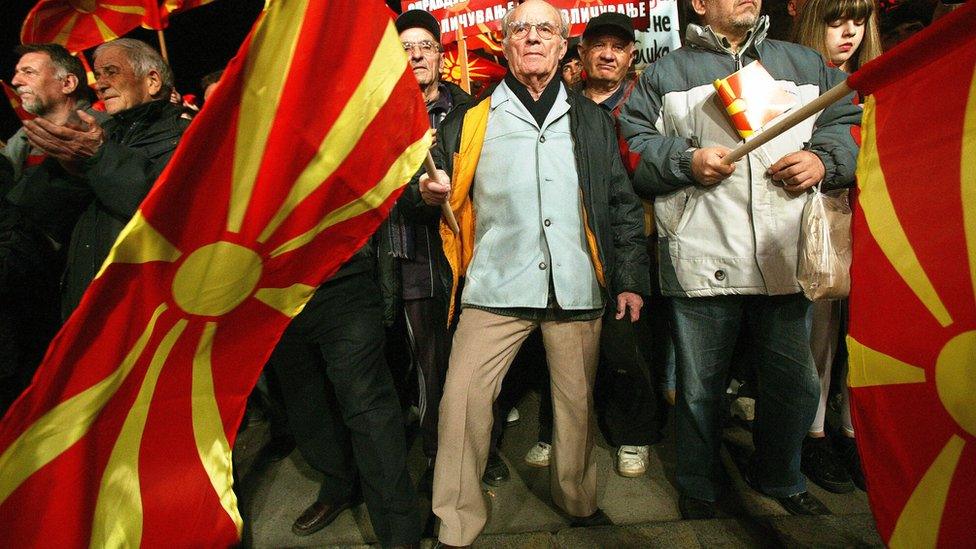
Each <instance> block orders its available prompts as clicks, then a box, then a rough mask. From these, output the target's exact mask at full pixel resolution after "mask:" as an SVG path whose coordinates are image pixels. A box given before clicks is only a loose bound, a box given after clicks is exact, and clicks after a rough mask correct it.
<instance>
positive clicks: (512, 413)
mask: <svg viewBox="0 0 976 549" xmlns="http://www.w3.org/2000/svg"><path fill="white" fill-rule="evenodd" d="M521 418H522V416H520V415H519V411H518V408H512V409H511V410H509V411H508V417H506V418H505V424H506V425H515V424H516V423H518V422H519V419H521Z"/></svg>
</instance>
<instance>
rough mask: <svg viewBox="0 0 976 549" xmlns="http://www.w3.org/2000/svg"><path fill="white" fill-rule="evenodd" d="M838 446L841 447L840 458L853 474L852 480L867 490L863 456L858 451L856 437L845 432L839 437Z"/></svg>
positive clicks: (848, 471)
mask: <svg viewBox="0 0 976 549" xmlns="http://www.w3.org/2000/svg"><path fill="white" fill-rule="evenodd" d="M837 447H838V448H839V449H840V460H841V462H842V463H843V464H844V467H845V468H846V469H847V474H849V475H850V476H851V482H853V483H854V486H857V487H858V488H860V489H861V490H867V484H866V483H865V482H864V469H862V468H861V456H860V455H859V454H858V453H857V444H856V443H855V442H854V439H853V438H851V437H848V436H844V435H843V434H842V435H840V436H839V437H837Z"/></svg>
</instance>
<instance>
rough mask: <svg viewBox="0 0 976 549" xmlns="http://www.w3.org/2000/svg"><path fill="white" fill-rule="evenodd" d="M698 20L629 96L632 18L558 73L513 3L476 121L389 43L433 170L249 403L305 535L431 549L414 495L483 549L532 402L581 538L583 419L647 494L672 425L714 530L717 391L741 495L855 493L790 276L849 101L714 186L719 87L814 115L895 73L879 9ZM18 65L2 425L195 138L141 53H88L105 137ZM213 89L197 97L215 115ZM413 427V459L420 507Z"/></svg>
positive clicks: (848, 179)
mask: <svg viewBox="0 0 976 549" xmlns="http://www.w3.org/2000/svg"><path fill="white" fill-rule="evenodd" d="M688 4H689V6H690V9H691V12H692V13H693V19H694V21H692V22H689V24H688V25H687V29H686V31H685V36H684V42H683V47H682V48H679V49H676V50H675V51H673V52H672V53H670V54H668V55H667V56H665V57H663V58H661V59H659V60H657V61H656V62H654V63H653V64H651V65H650V66H649V67H648V68H647V69H646V70H644V71H643V73H642V74H640V75H636V74H634V73H633V71H632V70H631V69H632V67H631V65H632V62H633V59H634V52H635V32H634V28H633V24H632V22H631V20H630V19H629V18H628V17H626V16H624V15H621V14H617V13H612V12H608V13H605V14H602V15H600V16H597V17H594V18H593V19H591V20H590V21H589V23H588V24H587V26H586V30H585V31H584V32H583V34H582V36H581V37H579V40H578V42H576V43H575V44H572V45H571V44H570V41H569V37H568V34H569V25H568V22H567V21H566V20H565V19H564V17H563V15H562V14H561V13H560V11H559V10H558V9H555V8H554V7H553V6H551V5H550V4H548V3H546V2H545V1H544V0H527V1H525V2H522V3H520V4H519V5H518V6H516V7H515V8H513V9H512V10H511V11H510V12H509V13H507V14H506V16H505V17H504V19H503V20H502V25H501V29H502V35H503V40H502V47H503V50H504V57H505V59H506V61H507V66H508V73H507V75H506V76H505V77H504V79H503V80H502V81H500V82H497V83H495V84H494V85H492V86H491V87H489V88H488V89H486V90H482V91H481V93H480V94H478V95H477V96H476V97H473V96H471V95H470V94H468V93H466V92H465V91H463V90H462V89H461V88H459V87H458V86H456V85H454V84H452V83H449V82H445V81H443V80H442V79H441V71H440V69H441V66H442V62H443V47H442V45H441V37H440V26H439V24H438V22H437V20H435V19H434V18H433V16H431V15H430V14H429V13H427V12H425V11H421V10H411V11H407V12H405V13H403V14H401V15H399V17H398V18H397V19H396V29H397V31H398V32H399V36H400V40H401V43H402V45H403V49H404V52H405V53H406V55H407V57H408V59H409V66H410V68H411V70H412V72H413V74H414V76H415V77H416V79H417V83H418V85H419V88H420V91H421V93H422V94H423V98H424V100H425V102H426V105H427V112H428V114H429V118H430V124H431V127H432V128H433V129H434V130H435V145H434V147H433V149H432V154H433V158H434V160H435V163H436V165H437V167H438V168H439V170H438V171H437V172H436V174H435V175H434V176H430V175H428V174H426V173H418V175H417V176H416V177H415V178H414V179H413V180H412V181H410V182H409V183H408V185H407V187H406V189H405V191H404V193H403V195H402V196H401V198H400V199H399V200H398V202H397V203H396V205H395V206H394V208H393V210H392V211H391V213H390V216H389V218H388V219H387V221H386V222H385V223H384V224H383V225H382V226H381V228H380V229H379V230H378V231H377V232H376V234H375V235H373V238H372V239H370V240H369V242H368V243H367V244H366V246H364V247H363V248H362V249H361V250H359V251H358V252H357V253H356V254H355V255H354V256H353V258H351V259H350V260H349V261H348V262H346V263H345V264H344V265H343V267H342V268H341V269H340V270H339V272H338V273H336V274H335V275H334V276H332V277H331V278H330V279H329V280H327V281H325V282H324V283H322V285H321V286H320V287H319V288H318V289H317V291H316V292H315V294H314V296H313V297H312V299H311V301H310V302H309V303H308V304H307V306H306V307H305V308H304V309H303V310H302V312H301V313H300V314H298V316H296V317H295V318H294V320H293V321H292V323H291V324H290V325H289V327H288V329H287V330H286V331H285V333H284V334H283V336H282V338H281V340H280V341H279V343H278V345H277V347H276V348H275V350H274V352H273V353H272V355H271V358H270V359H269V361H268V364H267V366H266V368H265V372H264V374H263V376H262V379H261V380H260V381H259V386H258V388H257V389H256V390H255V393H254V395H252V399H251V403H250V404H249V408H250V409H252V410H255V411H256V410H260V411H261V412H262V413H263V414H264V415H265V416H266V417H267V418H268V419H269V420H270V424H271V441H270V443H269V447H268V449H269V453H270V455H271V456H272V458H273V459H281V458H283V457H285V456H287V455H289V454H290V452H291V451H293V449H294V448H295V446H296V445H297V448H298V450H299V451H300V453H301V456H302V458H303V459H304V460H305V461H306V462H307V463H308V464H309V465H311V466H312V467H313V468H314V469H316V470H317V471H320V472H321V473H322V475H323V480H322V483H321V487H320V489H319V492H318V494H316V495H308V496H307V497H308V498H309V499H311V500H312V503H311V504H310V505H309V506H308V508H307V509H306V510H305V511H304V512H303V513H302V514H301V515H300V516H299V517H297V518H296V519H295V521H294V524H293V526H292V530H293V532H294V533H295V534H296V535H308V534H311V533H314V532H316V531H318V530H320V529H322V528H324V527H326V526H327V525H329V524H330V523H331V522H332V521H333V520H334V519H335V518H336V517H337V516H338V515H339V513H341V512H342V511H343V510H344V509H347V508H349V507H350V506H352V505H356V504H358V503H359V502H361V501H362V502H365V504H366V508H367V510H368V512H369V516H370V520H371V523H372V526H373V529H374V531H375V533H376V536H377V538H378V539H379V541H380V543H381V544H382V545H383V546H417V544H418V542H419V539H420V537H421V535H422V534H423V533H424V532H423V530H424V525H423V524H422V522H421V519H422V517H421V513H420V506H419V504H418V492H419V493H421V494H428V495H429V498H430V502H431V507H432V511H433V513H434V515H436V517H437V519H438V525H439V526H438V528H437V531H436V535H437V537H438V539H439V541H438V543H439V544H440V545H441V546H443V547H453V546H461V547H463V546H469V545H471V544H472V543H473V542H474V541H475V539H476V538H477V537H478V535H479V534H480V532H481V531H482V529H483V528H484V526H485V523H486V521H487V518H488V507H487V503H486V501H485V499H484V497H483V493H482V483H486V484H498V483H501V482H504V481H505V480H506V479H507V478H508V476H509V471H508V467H507V465H506V464H505V462H504V460H502V459H501V458H500V456H499V455H498V446H499V439H500V437H501V436H502V433H503V427H504V425H505V424H506V423H508V422H510V421H513V420H515V419H516V418H517V416H518V414H519V412H518V409H517V408H516V407H515V405H516V404H517V403H518V402H519V400H520V398H521V396H522V392H520V391H521V390H523V389H524V388H525V387H527V386H528V387H537V388H538V389H539V392H540V397H541V398H540V401H541V402H540V409H539V413H538V417H539V437H538V442H537V443H536V444H535V445H534V446H532V447H531V448H529V449H528V451H527V453H526V455H525V461H526V463H528V464H529V465H533V466H537V467H548V468H549V469H550V479H551V482H550V485H551V493H552V501H553V503H554V504H555V505H556V506H557V507H558V508H559V509H560V510H561V511H562V512H563V513H564V514H565V515H566V516H567V518H568V519H569V520H570V522H571V523H572V524H573V525H583V526H586V525H599V524H608V523H610V519H609V518H608V517H607V516H606V515H605V514H604V513H603V512H602V511H601V510H600V507H599V502H598V498H597V490H596V485H597V473H596V463H595V461H594V459H593V456H592V449H593V445H594V440H595V439H596V438H597V431H596V430H597V428H598V427H597V425H598V423H597V421H596V420H595V415H597V414H598V415H599V416H600V421H599V425H600V426H603V427H604V436H605V437H606V439H607V441H608V442H609V443H610V444H611V445H612V446H614V447H616V448H617V452H616V461H615V468H616V471H617V472H618V473H619V474H620V475H622V476H625V477H639V476H642V475H644V474H645V473H646V471H647V466H648V459H649V448H650V446H651V445H653V444H656V443H658V442H660V441H661V440H663V439H664V438H665V436H666V434H665V426H666V425H667V424H668V421H667V419H668V415H669V414H670V415H673V426H674V440H675V445H676V452H677V456H678V459H677V460H676V465H677V470H676V475H675V477H676V478H675V481H676V485H677V489H678V493H679V502H678V504H679V509H680V512H681V515H682V516H683V517H684V518H687V519H702V518H710V517H713V516H715V503H716V501H718V500H719V499H720V498H721V497H722V496H723V490H724V488H725V485H726V480H725V473H724V470H723V467H722V466H721V463H720V460H719V446H720V444H721V428H722V425H723V421H725V419H726V417H727V416H728V414H729V413H730V406H729V400H728V398H727V396H726V395H727V392H728V391H729V388H730V386H731V387H732V388H735V389H737V390H738V397H739V398H738V400H737V401H736V402H735V403H733V406H732V408H735V409H736V410H737V412H736V413H738V414H740V415H741V416H742V417H743V418H744V419H746V420H748V421H749V422H750V423H751V429H752V434H753V440H754V443H755V452H754V454H753V456H752V458H751V460H750V462H749V464H748V466H747V467H746V470H745V477H746V480H747V483H748V484H749V486H751V487H752V488H753V489H755V490H756V491H758V492H760V493H762V494H765V495H766V496H769V497H771V498H774V499H776V500H777V501H779V502H780V504H782V506H783V507H784V508H785V509H786V510H787V511H788V512H790V513H793V514H804V515H813V514H825V513H828V510H827V509H826V507H825V506H824V505H823V504H822V503H821V502H820V501H818V500H817V499H816V498H815V497H814V496H813V495H811V494H810V493H809V492H808V491H807V489H806V481H807V479H809V480H811V481H813V482H815V483H817V484H818V485H820V486H822V487H823V488H825V489H827V490H830V491H833V492H849V491H852V490H854V489H855V487H856V488H859V489H861V490H864V489H866V482H865V478H864V475H863V472H862V471H861V467H860V462H859V459H858V454H857V449H856V446H855V444H854V427H853V425H852V423H851V415H850V403H849V400H848V394H847V390H846V387H845V383H844V382H843V379H844V377H845V369H846V360H845V359H846V356H845V350H844V334H845V331H846V327H845V325H846V306H845V302H843V301H818V302H814V303H811V302H810V301H809V300H808V299H807V298H806V297H805V296H804V295H803V294H802V293H801V291H800V286H799V285H798V282H797V277H796V273H797V241H798V237H799V232H800V223H801V221H800V220H801V211H802V209H803V206H804V204H805V198H804V197H805V196H807V195H808V194H809V192H810V191H811V189H812V188H813V187H815V186H819V188H820V189H821V190H822V191H824V192H843V190H844V189H846V188H849V187H851V186H853V184H854V174H855V168H856V159H857V153H858V142H857V135H858V132H857V126H858V125H859V124H860V114H861V110H860V107H859V105H858V101H859V99H858V98H857V97H854V96H853V95H852V96H849V97H846V98H844V99H843V100H841V101H838V102H837V103H835V104H833V105H831V106H829V107H827V108H826V109H824V110H823V111H822V112H820V113H819V114H818V115H817V116H816V117H814V118H812V119H810V120H807V121H805V122H803V123H801V124H799V125H798V126H796V127H794V128H793V129H791V130H789V131H787V132H786V133H784V134H783V135H781V136H779V137H777V138H776V139H774V140H772V141H770V142H769V143H767V144H766V145H763V146H762V147H760V148H758V149H757V150H755V151H753V152H751V153H749V154H748V155H746V157H744V158H742V159H741V160H738V161H736V162H732V163H729V162H726V161H724V158H725V157H726V156H727V155H728V154H729V153H730V151H731V149H733V148H735V147H736V146H737V145H738V144H740V143H741V141H742V140H741V138H740V136H739V134H738V133H736V131H735V129H734V127H733V126H732V125H731V123H730V122H729V120H728V118H727V117H726V115H725V112H724V110H723V108H722V107H721V106H720V105H719V104H718V103H716V102H715V101H714V96H715V88H714V86H713V82H714V81H715V80H716V79H719V78H724V77H727V76H728V75H730V74H731V73H733V72H735V71H737V70H739V69H741V68H742V67H743V66H745V65H747V64H749V63H750V62H752V61H755V60H761V63H762V65H763V66H764V67H765V69H766V70H767V71H768V72H769V73H770V74H771V75H772V76H773V77H774V79H775V81H776V85H777V86H780V87H782V89H783V90H784V91H785V92H787V93H788V94H790V95H791V96H792V97H793V98H794V99H795V101H796V102H797V105H802V104H806V103H808V102H810V101H812V100H813V99H814V98H816V97H818V96H819V95H820V94H822V93H823V92H825V91H826V90H827V89H829V88H831V87H833V86H834V85H835V84H836V83H838V82H840V81H841V80H842V79H843V78H844V77H845V72H846V73H849V72H852V71H855V70H857V69H858V67H860V66H861V65H863V64H864V63H866V62H868V61H870V60H871V59H873V58H874V57H877V56H878V55H880V54H881V51H882V45H883V44H882V37H881V34H880V33H879V30H880V27H879V18H878V15H879V13H878V8H877V6H876V4H875V2H874V0H804V1H801V0H790V1H789V2H787V3H786V4H787V8H788V10H789V13H790V14H791V15H793V16H794V21H793V24H792V41H786V40H774V39H771V38H769V35H770V32H771V29H770V22H769V18H768V17H766V16H763V15H760V7H761V2H760V1H758V0H752V1H741V0H690V2H689V3H688ZM942 9H948V8H945V7H943V8H940V10H942ZM778 32H779V35H783V29H778ZM899 32H902V31H899ZM17 53H18V54H19V55H20V59H19V61H18V63H17V66H16V68H15V70H14V76H13V79H12V81H11V82H12V85H13V86H14V87H15V89H16V91H17V93H18V94H19V96H20V99H21V101H22V105H23V107H24V109H26V110H27V111H28V112H30V113H32V114H33V115H35V117H34V118H33V119H32V120H30V121H27V122H24V124H23V127H22V128H21V129H20V130H19V131H17V132H16V133H15V134H14V135H13V136H12V137H11V138H10V139H9V140H8V141H7V142H6V144H5V145H4V147H3V149H2V151H0V152H2V154H0V192H2V194H0V196H2V202H0V412H2V411H3V410H5V409H6V408H7V407H8V406H9V405H10V403H11V402H12V401H13V399H14V398H16V396H17V395H18V394H19V393H20V392H21V391H22V390H23V389H24V388H25V387H26V386H27V385H28V383H29V381H30V378H31V376H32V374H33V371H34V369H35V368H36V366H37V364H38V363H39V362H40V360H41V358H42V356H43V353H44V350H45V348H46V346H47V344H48V343H49V342H50V340H51V338H52V337H53V335H54V333H55V332H56V331H57V329H58V327H59V325H60V323H61V322H62V321H63V319H66V318H67V316H68V315H70V314H71V312H72V311H73V310H74V309H75V307H77V305H78V303H79V301H80V300H81V296H82V294H83V293H84V291H85V288H86V287H87V286H88V284H89V283H90V282H91V280H92V279H93V278H94V277H95V275H96V273H97V271H98V269H99V267H100V266H101V264H102V262H103V261H104V259H105V258H106V256H107V255H108V252H109V250H110V248H111V246H112V244H113V243H114V242H115V239H116V237H117V236H118V235H119V233H120V231H121V230H122V228H123V227H124V226H125V224H126V223H127V222H128V221H129V219H130V218H131V217H132V216H133V215H134V214H135V212H136V209H137V208H138V206H139V204H140V202H141V201H142V199H143V198H144V197H145V196H146V194H147V193H148V192H149V190H150V188H151V187H152V185H153V183H154V181H155V180H156V178H157V176H158V175H159V174H160V173H161V171H162V170H163V168H164V167H165V165H166V163H167V161H168V160H169V159H170V157H171V156H172V154H173V151H174V149H175V147H176V144H177V143H178V141H179V139H180V136H181V135H182V133H183V132H184V131H185V130H186V128H187V127H188V126H189V124H191V123H192V122H191V118H192V117H191V116H190V115H189V114H188V113H187V111H186V110H185V109H183V108H181V107H180V106H179V105H178V103H179V101H176V102H175V103H174V101H173V97H178V95H177V94H175V90H174V87H173V74H172V71H171V70H170V69H169V67H168V65H167V63H166V62H165V61H164V60H163V59H162V58H161V57H160V55H159V54H158V53H157V52H156V51H155V50H154V49H153V48H152V47H150V46H148V45H147V44H145V43H143V42H140V41H138V40H133V39H128V38H121V39H117V40H113V41H111V42H107V43H105V44H103V45H102V46H100V47H99V48H98V49H96V50H95V52H94V64H93V67H94V77H95V84H94V86H93V87H94V90H95V93H96V95H97V99H98V100H99V103H100V104H101V105H102V106H103V109H102V110H99V109H95V108H93V106H92V103H91V98H90V97H89V94H88V87H87V86H86V85H85V83H86V74H85V70H84V68H83V66H82V65H81V63H80V62H79V61H78V60H77V58H75V57H73V56H72V55H70V54H69V53H68V52H67V51H66V50H65V49H64V48H63V47H61V46H58V45H54V44H28V45H24V46H21V47H20V48H19V49H18V50H17ZM219 78H220V73H215V74H213V75H208V76H207V77H206V78H205V79H204V81H203V82H202V83H201V88H202V89H204V98H205V99H206V98H207V97H209V94H210V93H212V92H213V90H214V89H215V88H216V86H218V85H219ZM445 203H446V204H448V205H449V206H450V209H451V210H452V211H453V212H454V213H455V215H456V218H457V222H458V226H459V228H460V230H459V232H456V233H455V232H453V231H451V230H450V229H449V228H448V226H447V225H446V221H444V220H443V219H442V205H443V204H445ZM506 376H507V377H506ZM530 378H531V379H530ZM513 380H514V381H513ZM594 389H596V391H594ZM832 395H838V397H837V399H836V407H837V409H838V411H839V413H838V416H839V418H840V420H839V423H840V425H839V428H838V429H837V430H836V431H832V430H830V429H828V428H827V426H826V422H825V417H826V411H827V409H828V407H829V404H830V403H831V402H833V400H832V398H831V396H832ZM752 402H754V407H753V405H752V404H751V403H752ZM405 416H414V418H413V419H415V421H416V422H417V425H418V426H419V428H418V432H419V438H420V441H421V444H422V448H423V453H424V455H425V457H426V468H425V470H424V471H423V472H421V474H420V475H419V476H418V478H419V482H416V483H415V482H414V481H413V480H412V478H411V475H410V472H409V471H408V469H407V450H408V437H407V435H406V432H405V427H404V426H405V424H406V423H409V422H410V418H409V417H405ZM245 424H246V421H245ZM297 497H306V496H297Z"/></svg>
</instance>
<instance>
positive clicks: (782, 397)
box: [672, 294, 820, 501]
mask: <svg viewBox="0 0 976 549" xmlns="http://www.w3.org/2000/svg"><path fill="white" fill-rule="evenodd" d="M672 307H673V309H672V310H673V319H674V322H673V324H672V329H673V331H674V339H675V346H676V350H677V359H678V394H677V403H676V407H675V433H676V440H677V480H678V490H679V491H680V492H681V493H682V494H683V495H686V496H691V497H694V498H697V499H703V500H707V501H715V500H716V499H717V497H718V491H719V489H718V488H719V486H721V485H722V483H723V479H724V474H723V470H722V466H721V462H720V461H719V444H720V443H721V427H722V426H721V422H722V415H723V414H722V409H721V406H722V403H723V395H724V393H725V388H726V385H727V384H728V373H729V363H730V359H731V356H732V351H733V348H734V347H735V342H736V337H737V336H738V334H739V330H740V328H742V327H744V326H748V327H749V331H750V333H751V334H753V341H751V343H752V345H754V346H755V350H756V353H755V356H756V359H757V360H756V368H757V376H758V382H759V383H758V389H759V391H758V395H757V398H756V421H755V423H754V425H753V431H752V432H753V441H754V443H755V446H756V452H755V454H754V455H753V459H752V463H751V464H750V475H751V477H752V481H753V483H754V484H757V485H758V487H759V488H760V489H761V490H762V491H763V492H764V493H766V494H767V495H770V496H774V497H785V496H790V495H793V494H796V493H799V492H802V491H804V490H805V481H804V478H803V475H802V474H801V473H800V446H801V444H802V443H803V437H804V436H805V435H806V433H807V430H808V429H809V427H810V422H811V421H813V416H814V414H815V413H816V411H817V403H818V400H819V398H820V385H819V381H818V378H817V370H816V368H815V367H814V363H813V356H812V355H811V353H810V336H809V330H808V328H807V311H808V310H809V309H810V302H809V301H808V300H807V299H806V298H805V297H804V296H803V294H792V295H784V296H764V295H753V296H739V295H732V296H715V297H693V298H682V297H676V298H673V299H672Z"/></svg>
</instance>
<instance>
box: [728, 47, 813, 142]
mask: <svg viewBox="0 0 976 549" xmlns="http://www.w3.org/2000/svg"><path fill="white" fill-rule="evenodd" d="M714 86H715V91H717V92H718V97H719V99H720V100H721V101H722V105H723V106H724V107H725V112H726V113H727V114H728V115H729V119H730V120H731V121H732V125H733V126H734V127H735V130H736V131H737V132H738V133H739V136H741V137H742V138H743V139H748V138H749V137H751V136H752V135H753V134H754V133H756V132H757V131H759V130H761V129H762V128H763V126H765V125H766V124H767V123H768V122H769V121H770V120H772V119H774V118H776V117H777V116H779V115H781V114H783V113H784V112H786V111H788V110H790V109H791V108H793V106H794V105H796V97H794V96H792V95H790V94H788V93H786V92H785V91H783V88H782V87H781V86H780V85H779V84H778V83H776V80H774V79H773V77H772V76H770V74H769V72H767V71H766V68H765V67H763V66H762V64H761V63H759V61H753V62H752V63H749V64H748V65H746V66H745V67H742V68H741V69H739V70H738V71H736V72H734V73H732V74H731V75H729V76H728V77H727V78H719V79H718V80H716V81H715V82H714Z"/></svg>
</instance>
